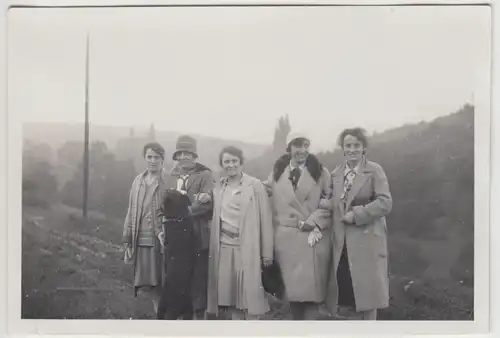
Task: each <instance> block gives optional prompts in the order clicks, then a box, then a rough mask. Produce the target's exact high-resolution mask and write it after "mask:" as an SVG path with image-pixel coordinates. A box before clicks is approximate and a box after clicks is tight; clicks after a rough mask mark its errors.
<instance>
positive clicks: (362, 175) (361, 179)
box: [345, 161, 369, 210]
mask: <svg viewBox="0 0 500 338" xmlns="http://www.w3.org/2000/svg"><path fill="white" fill-rule="evenodd" d="M368 174H369V172H367V171H366V161H363V162H362V163H361V164H360V166H359V168H358V173H357V174H356V177H355V178H354V182H353V184H352V188H351V191H349V193H348V194H347V200H346V203H345V209H346V210H348V209H349V207H350V206H351V204H352V201H353V200H354V198H355V197H356V195H357V194H358V192H359V190H360V189H361V187H363V185H364V184H365V182H366V180H367V179H368V177H369V175H368Z"/></svg>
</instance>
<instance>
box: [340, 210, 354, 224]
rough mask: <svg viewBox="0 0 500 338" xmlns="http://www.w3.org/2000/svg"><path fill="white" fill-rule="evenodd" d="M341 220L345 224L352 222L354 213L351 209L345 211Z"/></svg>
mask: <svg viewBox="0 0 500 338" xmlns="http://www.w3.org/2000/svg"><path fill="white" fill-rule="evenodd" d="M341 220H342V222H344V223H346V224H354V213H353V212H352V211H349V212H347V214H345V215H344V216H343V217H342V219H341Z"/></svg>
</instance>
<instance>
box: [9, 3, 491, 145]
mask: <svg viewBox="0 0 500 338" xmlns="http://www.w3.org/2000/svg"><path fill="white" fill-rule="evenodd" d="M8 20H9V27H8V31H9V113H10V114H20V115H22V117H23V120H24V121H55V122H81V121H83V116H84V75H85V69H84V65H85V36H86V35H85V34H86V32H87V31H88V32H89V33H90V36H91V61H90V62H91V71H90V73H91V74H90V78H91V80H90V114H91V121H92V123H96V124H104V125H122V126H134V125H136V126H141V127H147V126H149V124H150V123H151V122H154V123H155V125H156V128H157V129H158V130H172V131H179V132H186V133H189V132H191V133H199V134H205V135H210V136H218V137H223V138H233V139H241V140H245V141H252V142H259V143H270V142H271V141H272V138H273V131H274V127H275V125H276V121H277V119H278V117H279V116H281V115H283V114H289V117H290V122H291V124H292V129H294V130H296V131H297V130H301V131H305V132H307V133H308V134H309V135H311V138H312V145H313V147H314V149H317V150H319V149H325V148H331V147H332V145H333V143H334V142H335V138H336V136H337V134H338V133H339V131H340V130H341V129H342V128H345V127H349V126H354V125H361V126H364V127H365V128H366V129H368V130H369V131H370V132H371V131H373V130H377V131H383V130H385V129H388V128H392V127H397V126H400V125H402V124H405V123H411V122H418V121H421V120H430V119H432V118H435V117H437V116H439V115H446V114H448V113H451V112H453V111H455V110H456V109H457V108H459V107H460V106H461V105H463V104H464V103H465V102H471V101H472V100H473V97H474V92H475V91H476V90H477V88H478V87H479V85H478V83H479V81H484V80H485V78H486V74H485V72H484V69H485V67H484V64H485V62H484V60H485V57H486V56H487V54H488V53H489V41H490V17H489V8H487V7H481V8H478V7H476V8H474V7H465V6H462V7H435V6H434V7H392V8H391V7H308V8H300V7H240V8H236V7H232V8H227V7H224V8H221V7H219V8H144V9H138V8H128V9H125V8H123V9H117V8H115V9H111V8H109V9H17V10H13V11H11V12H10V15H9V18H8Z"/></svg>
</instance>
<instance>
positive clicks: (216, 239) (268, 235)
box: [207, 174, 273, 315]
mask: <svg viewBox="0 0 500 338" xmlns="http://www.w3.org/2000/svg"><path fill="white" fill-rule="evenodd" d="M221 194H222V183H220V184H217V186H216V188H215V190H214V216H213V222H212V227H211V233H210V255H209V270H208V271H209V272H208V298H207V303H208V305H207V312H208V313H211V314H218V272H219V255H220V211H221V198H222V195H221ZM242 196H243V200H242V202H241V227H240V249H241V259H242V266H243V288H244V290H245V296H246V300H245V303H246V305H247V310H248V313H249V314H251V315H262V314H265V313H266V312H267V311H269V304H268V302H267V299H266V296H265V292H264V288H263V287H262V280H261V274H262V267H261V259H262V258H269V259H273V227H272V212H271V206H270V202H269V198H268V195H267V192H266V190H265V188H264V186H263V185H262V183H261V182H260V181H259V180H257V179H256V178H254V177H251V176H248V175H246V174H243V180H242Z"/></svg>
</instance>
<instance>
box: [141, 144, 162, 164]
mask: <svg viewBox="0 0 500 338" xmlns="http://www.w3.org/2000/svg"><path fill="white" fill-rule="evenodd" d="M148 149H151V150H152V151H154V152H155V153H157V154H158V155H160V156H161V159H162V160H164V159H165V148H163V147H162V145H161V144H159V143H158V142H149V143H147V144H146V145H145V146H144V148H143V150H142V157H145V156H146V152H147V151H148Z"/></svg>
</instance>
